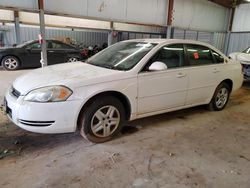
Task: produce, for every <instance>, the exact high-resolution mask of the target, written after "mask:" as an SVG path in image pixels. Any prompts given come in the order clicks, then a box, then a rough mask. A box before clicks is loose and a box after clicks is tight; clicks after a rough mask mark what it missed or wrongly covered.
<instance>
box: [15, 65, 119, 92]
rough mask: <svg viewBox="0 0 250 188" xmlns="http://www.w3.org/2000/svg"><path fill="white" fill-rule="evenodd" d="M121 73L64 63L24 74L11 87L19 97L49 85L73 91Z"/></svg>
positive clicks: (91, 66)
mask: <svg viewBox="0 0 250 188" xmlns="http://www.w3.org/2000/svg"><path fill="white" fill-rule="evenodd" d="M122 73H124V71H117V70H111V69H106V68H101V67H97V66H93V65H90V64H87V63H82V62H75V63H64V64H59V65H52V66H48V67H44V68H39V69H36V70H33V71H31V72H29V73H27V74H24V75H22V76H20V77H18V78H17V79H16V80H15V81H14V82H13V87H14V88H15V89H16V90H18V91H19V92H20V93H21V95H25V94H27V93H28V92H29V91H31V90H33V89H36V88H40V87H45V86H51V85H65V86H68V87H70V88H71V89H74V88H77V87H82V86H85V85H90V84H95V83H100V82H105V81H111V80H113V79H114V76H116V75H117V74H122ZM72 87H73V88H72Z"/></svg>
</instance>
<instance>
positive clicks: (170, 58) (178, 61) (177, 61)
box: [147, 44, 184, 69]
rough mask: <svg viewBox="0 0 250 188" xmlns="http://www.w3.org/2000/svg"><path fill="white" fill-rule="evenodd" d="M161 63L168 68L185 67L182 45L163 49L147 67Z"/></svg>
mask: <svg viewBox="0 0 250 188" xmlns="http://www.w3.org/2000/svg"><path fill="white" fill-rule="evenodd" d="M156 61H160V62H162V63H165V64H166V65H167V67H168V68H169V69H170V68H177V67H181V66H183V65H184V48H183V45H182V44H173V45H168V46H164V47H163V48H161V49H160V50H159V51H158V52H157V53H156V54H155V55H154V56H153V57H152V58H151V59H150V60H149V63H148V65H147V67H149V66H150V65H151V64H152V63H154V62H156Z"/></svg>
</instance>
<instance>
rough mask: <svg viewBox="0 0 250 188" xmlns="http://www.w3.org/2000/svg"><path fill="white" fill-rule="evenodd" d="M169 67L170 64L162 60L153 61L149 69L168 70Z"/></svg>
mask: <svg viewBox="0 0 250 188" xmlns="http://www.w3.org/2000/svg"><path fill="white" fill-rule="evenodd" d="M167 69H168V66H167V65H166V64H165V63H163V62H160V61H156V62H154V63H152V64H151V65H150V66H149V68H148V70H149V71H162V70H167Z"/></svg>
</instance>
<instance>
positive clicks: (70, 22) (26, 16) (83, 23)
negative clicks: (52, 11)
mask: <svg viewBox="0 0 250 188" xmlns="http://www.w3.org/2000/svg"><path fill="white" fill-rule="evenodd" d="M19 19H20V21H21V22H23V23H26V24H27V23H29V24H39V15H38V14H37V13H30V12H19ZM45 23H46V25H50V26H60V27H75V28H91V29H110V24H109V22H106V21H95V20H88V19H82V18H70V17H63V16H55V15H45Z"/></svg>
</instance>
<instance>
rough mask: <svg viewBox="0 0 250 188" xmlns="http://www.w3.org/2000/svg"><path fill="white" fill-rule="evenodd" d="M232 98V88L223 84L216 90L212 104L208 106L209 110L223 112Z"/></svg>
mask: <svg viewBox="0 0 250 188" xmlns="http://www.w3.org/2000/svg"><path fill="white" fill-rule="evenodd" d="M229 96H230V88H229V86H228V84H226V83H221V84H220V85H219V86H218V87H217V88H216V90H215V92H214V96H213V98H212V100H211V102H210V103H209V104H208V106H207V107H208V109H209V110H211V111H220V110H223V109H224V108H225V107H226V105H227V102H228V99H229Z"/></svg>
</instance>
